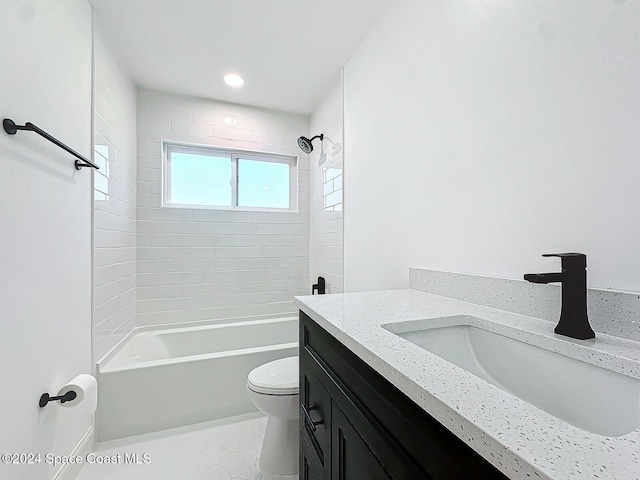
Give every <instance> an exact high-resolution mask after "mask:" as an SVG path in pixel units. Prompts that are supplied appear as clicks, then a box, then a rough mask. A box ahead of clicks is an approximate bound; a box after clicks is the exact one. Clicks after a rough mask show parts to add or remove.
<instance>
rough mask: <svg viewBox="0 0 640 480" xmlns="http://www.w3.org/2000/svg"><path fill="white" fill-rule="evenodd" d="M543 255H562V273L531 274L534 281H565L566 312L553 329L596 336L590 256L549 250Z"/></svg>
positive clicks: (529, 279) (529, 278)
mask: <svg viewBox="0 0 640 480" xmlns="http://www.w3.org/2000/svg"><path fill="white" fill-rule="evenodd" d="M542 256H543V257H560V259H561V260H562V272H561V273H527V274H525V276H524V279H525V280H526V281H527V282H531V283H554V282H560V283H562V311H561V313H560V321H559V322H558V325H556V328H555V329H554V330H553V331H554V332H556V333H557V334H559V335H566V336H567V337H571V338H577V339H578V340H587V339H589V338H595V336H596V334H595V333H594V332H593V329H592V328H591V325H589V319H588V318H587V256H586V255H585V254H584V253H546V254H544V255H542Z"/></svg>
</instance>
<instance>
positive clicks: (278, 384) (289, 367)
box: [247, 356, 299, 395]
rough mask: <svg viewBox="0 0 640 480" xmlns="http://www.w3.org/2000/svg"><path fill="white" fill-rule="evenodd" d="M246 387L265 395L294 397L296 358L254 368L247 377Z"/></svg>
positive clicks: (283, 359)
mask: <svg viewBox="0 0 640 480" xmlns="http://www.w3.org/2000/svg"><path fill="white" fill-rule="evenodd" d="M247 387H248V388H249V389H250V390H253V391H254V392H257V393H265V394H267V395H296V394H297V393H298V391H299V389H298V357H297V356H295V357H287V358H281V359H280V360H274V361H273V362H269V363H265V364H264V365H260V366H259V367H257V368H254V369H253V370H251V372H249V376H248V377H247Z"/></svg>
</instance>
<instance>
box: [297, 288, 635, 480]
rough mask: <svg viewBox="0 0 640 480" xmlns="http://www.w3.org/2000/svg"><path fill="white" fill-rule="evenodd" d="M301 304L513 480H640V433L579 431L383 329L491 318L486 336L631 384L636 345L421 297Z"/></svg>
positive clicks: (303, 300)
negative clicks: (569, 334)
mask: <svg viewBox="0 0 640 480" xmlns="http://www.w3.org/2000/svg"><path fill="white" fill-rule="evenodd" d="M296 304H297V305H298V307H299V308H300V309H301V310H302V311H303V312H305V313H306V314H307V315H309V316H310V317H311V318H312V319H313V320H315V321H316V322H317V323H318V324H319V325H320V326H322V327H323V328H324V329H325V330H327V331H328V332H329V333H330V334H331V335H333V336H334V337H335V338H336V339H338V340H339V341H340V342H342V343H343V344H344V345H345V346H346V347H348V348H349V349H350V350H351V351H353V352H354V353H355V354H356V355H358V356H359V357H360V358H361V359H362V360H364V361H365V362H366V363H367V364H369V365H370V366H371V367H372V368H373V369H374V370H376V371H377V372H378V373H380V374H381V375H382V376H383V377H385V378H386V379H387V380H389V381H390V382H391V383H392V384H393V385H395V386H396V387H398V388H399V389H400V390H401V391H403V392H404V393H405V394H406V395H407V396H408V397H409V398H411V399H412V400H413V401H414V402H415V403H416V404H418V405H419V406H421V407H422V408H424V410H425V411H427V412H428V413H429V414H430V415H432V416H433V417H434V418H436V419H437V420H438V421H439V422H441V423H442V424H443V425H444V426H446V427H447V428H448V429H449V430H451V431H452V432H453V433H454V434H456V435H457V436H458V437H459V438H461V439H462V440H463V441H464V442H465V443H467V444H468V445H470V446H471V447H472V448H473V449H474V450H476V451H477V452H478V453H479V454H481V455H482V456H483V457H484V458H486V459H487V460H488V461H489V462H490V463H491V464H493V465H494V466H495V467H497V468H498V469H499V470H501V471H502V472H503V473H504V474H505V475H507V476H508V477H509V478H513V479H519V478H543V479H559V480H560V479H561V480H573V479H575V480H585V479H590V478H598V479H615V480H627V479H637V478H640V475H639V467H638V457H639V455H638V453H639V452H638V450H639V445H640V432H639V431H638V430H636V431H634V432H631V433H629V434H627V435H624V436H621V437H605V436H601V435H597V434H593V433H590V432H587V431H585V430H581V429H579V428H577V427H574V426H573V425H571V424H569V423H566V422H563V421H561V420H559V419H557V418H555V417H553V416H552V415H550V414H548V413H546V412H544V411H542V410H540V409H538V408H536V407H534V406H533V405H531V404H529V403H527V402H525V401H523V400H520V399H519V398H516V397H514V396H513V395H511V394H509V393H507V392H505V391H503V390H502V389H500V388H498V387H496V386H494V385H491V384H489V383H487V382H485V381H484V380H482V379H480V378H478V377H476V376H474V375H472V374H470V373H468V372H466V371H465V370H463V369H461V368H459V367H457V366H455V365H453V364H451V363H449V362H446V361H445V360H443V359H441V358H440V357H438V356H436V355H434V354H432V353H430V352H428V351H426V350H424V349H422V348H420V347H418V346H417V345H414V344H413V343H411V342H409V341H407V340H405V339H403V338H401V337H399V336H397V335H395V334H393V333H391V332H390V331H387V330H386V329H384V328H382V327H381V325H383V324H389V323H397V322H407V321H416V320H424V322H425V326H428V325H429V320H428V319H430V318H438V317H448V316H457V315H471V316H475V317H480V318H482V319H484V320H486V322H483V324H482V328H484V329H486V330H492V331H494V332H496V333H502V332H501V330H504V329H509V330H510V331H511V332H512V333H513V332H514V329H517V337H518V339H520V340H522V341H525V342H530V343H537V344H538V345H539V346H541V347H543V348H546V349H548V350H553V351H556V352H558V353H562V354H564V355H566V356H569V357H573V358H577V359H580V360H584V361H586V362H588V363H592V364H595V365H599V366H602V367H604V368H607V369H609V370H613V371H616V372H619V373H624V374H626V375H629V376H632V377H635V378H640V343H638V342H634V341H631V340H625V339H622V338H618V337H612V336H607V335H602V334H598V336H597V338H596V340H595V341H593V340H591V341H580V340H572V339H568V338H567V339H565V338H564V337H559V336H557V335H555V334H554V333H553V327H554V326H555V325H554V324H552V323H550V322H548V321H544V320H540V319H536V318H533V317H528V316H525V315H519V314H515V313H510V312H505V311H503V310H497V309H493V308H489V307H484V306H480V305H476V304H472V303H467V302H462V301H458V300H453V299H450V298H446V297H440V296H437V295H431V294H427V293H423V292H419V291H416V290H389V291H379V292H363V293H348V294H334V295H316V296H303V297H296ZM432 323H433V322H432ZM594 414H595V415H597V414H598V412H594Z"/></svg>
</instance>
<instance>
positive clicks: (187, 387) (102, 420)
mask: <svg viewBox="0 0 640 480" xmlns="http://www.w3.org/2000/svg"><path fill="white" fill-rule="evenodd" d="M297 354H298V317H297V316H291V317H284V318H275V319H274V318H272V319H260V320H248V321H231V320H230V321H227V322H225V323H216V324H210V325H206V326H194V327H177V328H163V329H159V328H155V327H154V328H148V327H144V328H141V329H136V330H135V331H134V332H132V334H131V335H130V336H129V337H127V338H126V339H125V340H124V341H123V342H122V343H121V344H120V345H118V346H117V347H116V348H115V349H114V350H112V351H111V352H109V353H108V354H107V355H106V356H105V357H104V358H103V359H102V360H100V362H98V364H97V366H96V375H97V378H98V388H99V394H98V410H97V412H96V429H97V435H98V441H101V442H102V441H107V440H114V439H117V438H123V437H128V436H131V435H139V434H143V433H150V432H155V431H159V430H165V429H168V428H175V427H181V426H185V425H191V424H194V423H199V422H206V421H209V420H215V419H219V418H223V417H228V416H232V415H239V414H242V413H248V412H252V411H255V407H254V406H253V404H252V403H251V400H250V399H249V395H248V393H247V388H246V381H247V374H248V373H249V372H250V371H251V370H252V369H254V368H255V367H257V366H259V365H261V364H263V363H265V362H269V361H271V360H276V359H278V358H283V357H288V356H292V355H297Z"/></svg>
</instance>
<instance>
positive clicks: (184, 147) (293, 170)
mask: <svg viewBox="0 0 640 480" xmlns="http://www.w3.org/2000/svg"><path fill="white" fill-rule="evenodd" d="M172 152H177V153H195V154H198V153H200V154H205V155H216V154H218V155H224V156H229V157H230V158H231V206H230V207H229V206H222V205H199V204H195V205H194V204H182V203H173V202H170V199H171V153H172ZM238 159H242V160H255V161H259V162H273V163H284V164H287V165H289V208H276V207H240V206H238V205H237V203H238ZM298 168H299V162H298V156H297V155H281V154H276V153H265V152H259V151H254V150H240V149H236V148H225V147H215V146H209V145H200V144H192V143H180V142H169V141H164V140H163V141H162V206H163V207H167V208H192V209H206V210H227V211H244V212H291V213H297V212H298V178H299V175H298Z"/></svg>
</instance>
